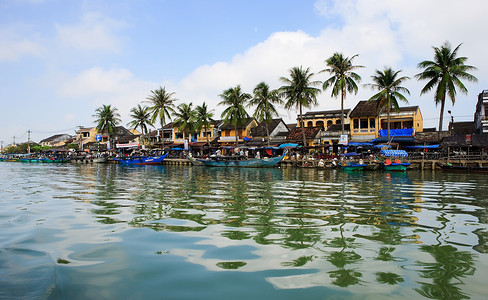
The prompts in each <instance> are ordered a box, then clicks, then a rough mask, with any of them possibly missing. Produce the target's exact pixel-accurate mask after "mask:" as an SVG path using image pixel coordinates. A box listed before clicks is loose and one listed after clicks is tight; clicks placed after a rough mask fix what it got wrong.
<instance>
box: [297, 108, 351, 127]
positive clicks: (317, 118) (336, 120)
mask: <svg viewBox="0 0 488 300" xmlns="http://www.w3.org/2000/svg"><path fill="white" fill-rule="evenodd" d="M350 113H351V110H350V109H344V124H349V114H350ZM303 123H304V127H318V126H322V128H323V129H324V130H325V129H327V128H328V127H329V126H331V125H337V124H341V110H326V111H309V112H306V113H305V114H304V115H303ZM297 126H300V118H297Z"/></svg>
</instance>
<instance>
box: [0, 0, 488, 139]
mask: <svg viewBox="0 0 488 300" xmlns="http://www.w3.org/2000/svg"><path fill="white" fill-rule="evenodd" d="M487 8H488V2H486V1H483V0H467V1H464V2H463V5H460V4H459V1H453V0H443V1H442V0H430V1H421V0H409V1H407V0H397V1H392V0H343V1H330V0H315V1H309V0H302V1H287V0H280V1H275V0H271V1H254V0H247V1H224V0H221V1H217V0H207V1H203V0H202V1H196V0H188V1H184V0H181V1H176V0H173V1H163V0H159V1H158V0H153V1H150V0H119V1H70V0H0V12H1V15H2V18H0V45H1V47H0V105H1V110H0V141H3V145H7V144H10V143H12V142H13V137H14V136H15V137H16V142H25V141H27V131H28V130H31V131H32V136H31V138H32V139H33V140H34V141H40V140H41V139H43V138H47V137H49V136H51V135H54V134H58V133H69V134H74V132H75V129H76V127H77V126H85V127H89V126H93V121H94V118H93V117H92V115H93V114H94V112H95V109H96V108H97V107H99V106H101V105H103V104H111V105H113V106H115V107H116V108H117V109H118V110H119V112H120V114H121V117H122V121H123V122H122V125H126V124H127V123H128V122H129V121H130V120H129V111H130V109H131V108H132V107H134V106H136V105H137V104H140V103H143V101H144V100H145V98H146V97H147V96H149V95H150V91H151V90H154V89H157V88H158V87H160V86H164V87H166V89H167V90H169V91H173V92H175V96H176V98H178V99H179V101H178V103H183V102H185V103H190V102H192V103H193V105H194V106H196V105H200V104H201V103H202V102H203V101H205V102H206V103H207V104H208V105H209V106H210V107H211V108H213V109H215V114H216V117H217V118H218V117H220V113H221V111H222V110H223V107H220V106H218V105H217V103H218V102H219V101H220V99H219V97H218V95H219V94H220V93H221V92H222V91H223V90H225V89H227V88H229V87H232V86H235V85H237V84H240V85H241V86H242V88H243V89H244V91H246V92H251V91H252V89H253V88H254V86H256V85H257V84H258V83H259V82H261V81H265V82H267V83H268V84H269V85H270V86H271V87H272V88H278V87H279V86H280V85H281V83H280V81H279V77H281V76H287V75H288V70H289V69H290V68H292V67H294V66H300V65H301V66H303V67H310V69H311V71H313V72H315V73H318V72H319V71H320V70H322V69H323V68H324V67H325V64H324V63H323V61H324V60H325V59H326V58H328V57H329V56H330V55H332V54H333V53H334V52H336V51H339V52H343V53H344V54H345V55H346V56H352V55H354V54H359V56H358V58H357V59H356V60H355V63H357V64H360V65H363V66H365V68H363V69H361V70H359V74H360V75H361V77H362V81H361V84H363V83H370V76H371V75H372V74H373V72H374V70H375V69H382V68H383V67H384V66H391V67H393V68H395V69H401V70H402V73H401V74H403V75H405V76H409V77H412V80H410V81H407V82H406V83H405V86H406V87H407V88H408V89H409V90H410V92H411V95H410V96H408V97H407V98H408V100H409V105H419V106H420V108H421V110H422V114H423V116H424V127H436V126H437V122H438V118H439V110H438V108H436V107H435V105H434V103H433V95H432V94H426V95H423V96H420V95H419V92H420V89H421V87H422V86H423V84H425V83H422V82H421V83H419V82H417V81H416V80H414V79H413V76H414V75H415V74H417V73H418V72H419V70H418V69H417V68H416V65H417V63H418V62H420V61H421V60H426V59H428V60H431V59H432V57H433V50H432V46H440V45H441V44H442V43H443V42H444V41H446V40H447V41H450V42H451V43H452V44H453V45H454V46H456V45H458V44H460V43H463V45H462V46H461V48H460V51H459V54H460V55H461V56H467V57H468V61H467V63H468V64H471V65H474V66H476V67H477V68H478V70H477V71H475V72H473V74H474V75H475V76H477V77H478V79H479V82H478V83H475V84H472V83H467V84H466V85H467V88H468V90H469V93H468V95H464V94H462V93H458V95H457V98H456V104H455V105H454V106H452V105H451V104H449V105H447V107H446V112H445V123H444V124H445V125H444V128H445V127H446V125H447V117H448V115H447V110H452V112H453V115H454V118H455V121H469V120H472V119H473V113H474V109H475V104H476V100H477V99H476V98H477V95H478V93H480V92H481V91H482V90H483V89H486V88H488V71H487V70H488V60H487V59H486V57H485V54H484V53H485V52H486V51H485V49H488V39H486V33H485V31H484V28H488V20H487V18H486V17H485V16H484V15H483V14H484V12H485V11H486V10H487ZM316 79H317V80H325V79H326V75H325V74H317V75H316ZM372 94H373V91H371V90H370V89H368V88H364V87H362V86H361V87H360V90H359V92H358V94H357V95H348V96H347V99H346V103H345V107H346V108H353V107H354V106H355V105H356V103H357V102H358V101H359V100H364V99H367V98H369V97H370V96H371V95H372ZM178 103H177V104H178ZM339 107H340V101H339V100H338V99H335V98H331V97H330V91H329V90H328V91H325V92H323V93H322V94H321V95H320V96H319V105H318V106H317V107H314V108H313V110H327V109H338V108H339ZM249 112H250V113H252V110H251V109H249ZM280 114H281V117H283V118H284V119H285V120H286V121H287V122H294V119H295V117H296V112H295V111H285V110H284V109H280Z"/></svg>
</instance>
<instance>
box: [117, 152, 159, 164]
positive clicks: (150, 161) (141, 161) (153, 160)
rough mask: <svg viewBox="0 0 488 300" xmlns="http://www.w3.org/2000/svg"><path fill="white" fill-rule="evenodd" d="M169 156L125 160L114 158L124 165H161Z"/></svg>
mask: <svg viewBox="0 0 488 300" xmlns="http://www.w3.org/2000/svg"><path fill="white" fill-rule="evenodd" d="M167 155H168V154H164V155H160V156H129V157H124V158H113V159H112V160H114V161H117V162H118V163H120V164H122V165H160V164H161V163H162V162H163V160H164V159H165V158H166V156H167Z"/></svg>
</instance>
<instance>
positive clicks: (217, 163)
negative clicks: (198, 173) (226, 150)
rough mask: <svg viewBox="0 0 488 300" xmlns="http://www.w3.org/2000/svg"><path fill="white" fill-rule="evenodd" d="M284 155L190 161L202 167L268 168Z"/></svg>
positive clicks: (226, 157)
mask: <svg viewBox="0 0 488 300" xmlns="http://www.w3.org/2000/svg"><path fill="white" fill-rule="evenodd" d="M285 155H286V151H285V153H283V155H281V156H277V157H271V158H262V159H259V158H249V159H241V158H240V157H230V156H221V157H219V156H215V157H210V158H208V159H198V158H192V159H191V161H192V163H193V164H194V165H203V166H207V167H241V168H269V167H274V166H276V165H277V164H278V163H279V162H280V161H281V160H282V159H283V157H285Z"/></svg>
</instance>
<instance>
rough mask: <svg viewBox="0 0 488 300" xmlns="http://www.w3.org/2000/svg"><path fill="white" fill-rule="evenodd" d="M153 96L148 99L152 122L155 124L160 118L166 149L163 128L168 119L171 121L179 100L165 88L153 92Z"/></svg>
mask: <svg viewBox="0 0 488 300" xmlns="http://www.w3.org/2000/svg"><path fill="white" fill-rule="evenodd" d="M151 93H152V94H151V95H150V96H149V97H147V98H146V99H147V100H148V103H149V104H151V106H150V107H149V109H150V111H151V114H152V116H151V122H152V123H154V122H155V121H156V119H157V118H158V117H159V120H160V122H161V137H162V140H163V149H164V133H163V127H164V125H165V124H166V117H168V118H169V119H170V120H171V113H173V112H174V102H175V101H176V100H177V99H175V98H173V96H174V94H175V93H174V92H171V93H169V92H167V91H166V89H165V88H163V87H159V89H156V90H154V91H152V90H151Z"/></svg>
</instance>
